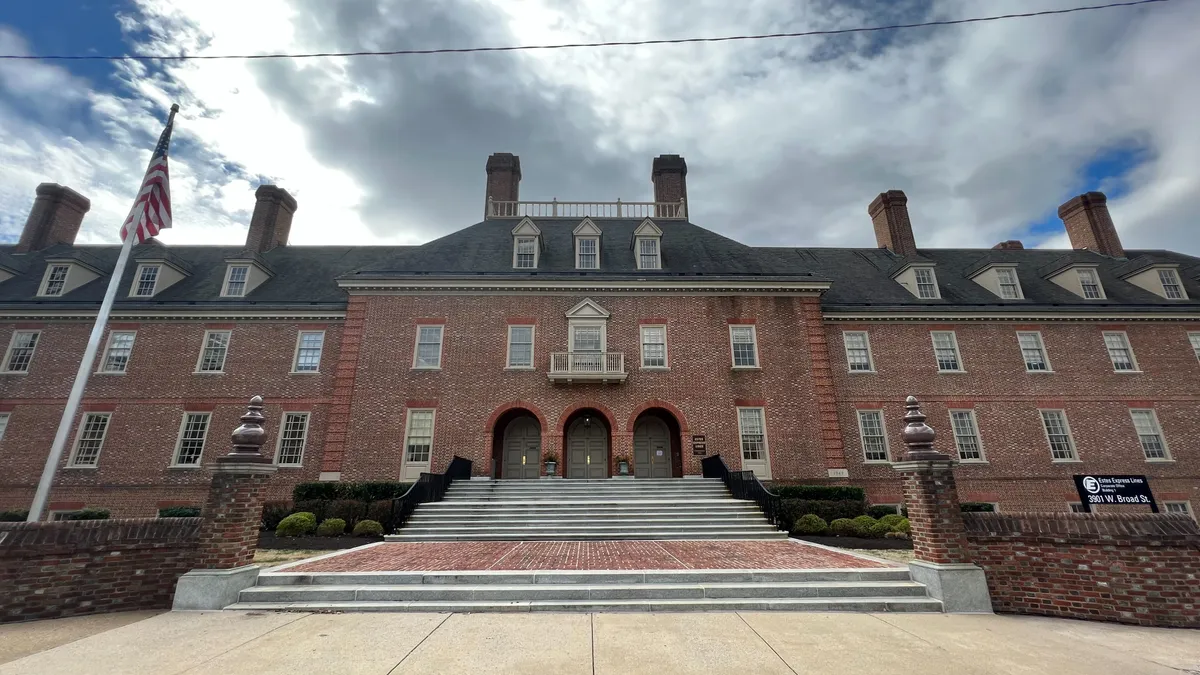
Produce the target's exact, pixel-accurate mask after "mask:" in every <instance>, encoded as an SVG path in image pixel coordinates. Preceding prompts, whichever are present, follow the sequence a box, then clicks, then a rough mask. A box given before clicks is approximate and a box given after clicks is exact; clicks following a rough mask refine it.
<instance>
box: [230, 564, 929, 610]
mask: <svg viewBox="0 0 1200 675" xmlns="http://www.w3.org/2000/svg"><path fill="white" fill-rule="evenodd" d="M228 609H237V610H275V611H278V610H283V611H354V612H370V611H377V612H538V611H541V612H613V611H643V612H665V611H721V610H727V611H732V610H747V611H757V610H787V611H814V612H837V611H850V612H940V611H942V603H941V602H939V601H937V600H933V599H930V598H929V597H927V595H926V589H925V586H924V585H922V584H919V583H917V582H914V581H913V580H912V579H911V578H910V577H909V573H908V570H907V569H905V568H891V569H885V568H878V569H851V570H715V571H713V570H696V571H692V570H669V571H641V572H627V571H596V572H584V571H538V572H529V571H516V572H511V571H503V572H497V571H492V572H373V573H366V572H333V573H287V572H286V571H285V572H278V573H264V574H262V575H260V576H259V577H258V585H257V586H254V587H251V588H248V589H246V590H243V591H242V592H241V595H240V597H239V598H238V602H237V603H236V604H234V605H231V606H230V607H228Z"/></svg>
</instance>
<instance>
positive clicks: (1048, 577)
mask: <svg viewBox="0 0 1200 675" xmlns="http://www.w3.org/2000/svg"><path fill="white" fill-rule="evenodd" d="M963 521H964V523H965V525H966V529H967V540H968V545H969V549H970V552H971V555H972V556H973V558H974V560H975V562H976V563H977V564H979V566H980V567H983V569H984V570H985V572H986V573H987V583H988V589H989V590H990V591H991V595H992V606H993V607H994V608H995V610H996V611H997V612H1012V613H1016V614H1041V615H1047V616H1060V617H1067V618H1073V619H1093V620H1100V621H1116V622H1120V623H1129V624H1138V625H1143V626H1175V627H1190V628H1200V529H1198V528H1197V526H1196V522H1195V521H1193V520H1192V519H1191V518H1189V517H1188V516H1186V515H1183V514H1095V513H1092V514H1085V513H964V514H963Z"/></svg>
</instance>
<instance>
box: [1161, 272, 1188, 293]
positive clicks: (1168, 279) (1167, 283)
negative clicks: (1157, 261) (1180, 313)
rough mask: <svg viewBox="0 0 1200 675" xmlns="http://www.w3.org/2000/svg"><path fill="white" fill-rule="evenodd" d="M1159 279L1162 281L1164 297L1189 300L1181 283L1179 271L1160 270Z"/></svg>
mask: <svg viewBox="0 0 1200 675" xmlns="http://www.w3.org/2000/svg"><path fill="white" fill-rule="evenodd" d="M1158 280H1159V281H1160V282H1162V288H1163V297H1165V298H1167V299H1168V300H1187V293H1186V292H1185V291H1184V290H1183V284H1181V283H1179V273H1178V272H1176V271H1175V270H1173V269H1169V268H1168V269H1160V270H1158Z"/></svg>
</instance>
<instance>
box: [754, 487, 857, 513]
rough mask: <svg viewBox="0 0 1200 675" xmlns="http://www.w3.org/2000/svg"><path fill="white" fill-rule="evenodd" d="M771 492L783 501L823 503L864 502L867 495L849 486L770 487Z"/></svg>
mask: <svg viewBox="0 0 1200 675" xmlns="http://www.w3.org/2000/svg"><path fill="white" fill-rule="evenodd" d="M770 489H771V492H774V493H775V494H777V495H779V496H780V497H782V498H784V499H819V500H824V501H842V500H852V501H859V502H864V507H863V508H866V506H865V502H866V501H867V493H866V491H865V490H863V489H862V488H860V487H851V486H849V485H775V484H772V485H771V488H770Z"/></svg>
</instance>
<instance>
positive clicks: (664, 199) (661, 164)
mask: <svg viewBox="0 0 1200 675" xmlns="http://www.w3.org/2000/svg"><path fill="white" fill-rule="evenodd" d="M650 181H651V182H653V183H654V201H655V202H658V203H668V204H678V203H680V201H682V202H683V213H681V214H679V216H678V217H683V218H687V207H688V203H687V162H686V161H684V159H683V157H680V156H679V155H659V156H658V157H655V158H654V166H653V167H652V168H651V170H650Z"/></svg>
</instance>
